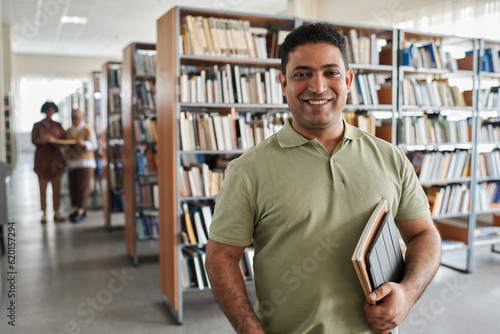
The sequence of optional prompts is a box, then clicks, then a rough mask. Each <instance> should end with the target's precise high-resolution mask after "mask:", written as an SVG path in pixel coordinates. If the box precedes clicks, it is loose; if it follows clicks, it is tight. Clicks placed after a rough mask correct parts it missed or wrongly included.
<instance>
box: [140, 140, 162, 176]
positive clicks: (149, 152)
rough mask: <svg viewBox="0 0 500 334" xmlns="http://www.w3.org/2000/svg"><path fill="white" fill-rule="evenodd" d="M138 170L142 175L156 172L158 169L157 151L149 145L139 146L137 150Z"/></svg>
mask: <svg viewBox="0 0 500 334" xmlns="http://www.w3.org/2000/svg"><path fill="white" fill-rule="evenodd" d="M135 159H136V160H135V162H136V166H137V172H138V173H139V174H140V175H147V174H155V173H156V172H157V171H158V167H157V166H158V165H157V153H156V151H153V148H151V147H149V146H141V147H138V148H137V150H136V152H135Z"/></svg>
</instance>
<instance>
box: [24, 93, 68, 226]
mask: <svg viewBox="0 0 500 334" xmlns="http://www.w3.org/2000/svg"><path fill="white" fill-rule="evenodd" d="M58 111H59V109H58V108H57V106H56V104H55V103H54V102H45V103H44V104H43V105H42V109H41V112H42V113H45V116H46V117H45V118H44V119H43V120H41V121H40V122H38V123H35V125H34V126H33V131H32V132H31V141H32V142H33V144H35V145H36V151H35V168H34V171H35V173H36V174H37V175H38V183H39V185H40V204H41V209H42V211H43V216H42V219H41V223H42V224H45V223H46V222H47V215H46V206H47V204H46V202H47V201H46V199H47V197H46V191H47V184H48V183H49V182H50V183H51V184H52V201H53V205H54V221H55V222H62V221H64V217H63V216H62V215H61V214H60V213H59V206H60V198H61V193H60V190H61V177H62V175H63V173H64V169H65V160H64V157H63V155H62V154H61V151H60V149H59V145H57V144H53V143H51V142H52V141H53V140H54V139H64V138H66V134H65V131H64V129H63V127H62V126H61V123H59V122H56V121H53V120H52V115H54V114H55V113H56V112H58Z"/></svg>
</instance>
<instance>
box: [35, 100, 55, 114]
mask: <svg viewBox="0 0 500 334" xmlns="http://www.w3.org/2000/svg"><path fill="white" fill-rule="evenodd" d="M49 109H54V110H55V111H56V112H58V111H59V108H58V107H57V105H56V104H55V103H54V102H51V101H47V102H45V103H44V104H43V105H42V109H41V111H40V112H43V113H44V112H46V111H47V110H49Z"/></svg>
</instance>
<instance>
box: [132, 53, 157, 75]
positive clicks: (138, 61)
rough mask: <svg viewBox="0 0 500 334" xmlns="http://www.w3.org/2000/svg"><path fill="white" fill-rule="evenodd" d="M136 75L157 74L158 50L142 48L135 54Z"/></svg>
mask: <svg viewBox="0 0 500 334" xmlns="http://www.w3.org/2000/svg"><path fill="white" fill-rule="evenodd" d="M133 58H134V59H133V61H134V68H135V75H137V76H148V77H154V76H156V58H157V56H156V51H153V50H148V51H146V50H140V51H138V52H136V53H134V56H133Z"/></svg>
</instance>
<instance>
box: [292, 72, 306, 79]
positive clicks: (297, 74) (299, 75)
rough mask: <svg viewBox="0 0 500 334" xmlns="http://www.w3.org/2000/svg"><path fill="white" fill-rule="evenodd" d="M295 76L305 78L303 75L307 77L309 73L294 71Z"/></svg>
mask: <svg viewBox="0 0 500 334" xmlns="http://www.w3.org/2000/svg"><path fill="white" fill-rule="evenodd" d="M293 76H294V78H303V77H306V76H307V74H306V73H300V72H297V73H294V74H293Z"/></svg>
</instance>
